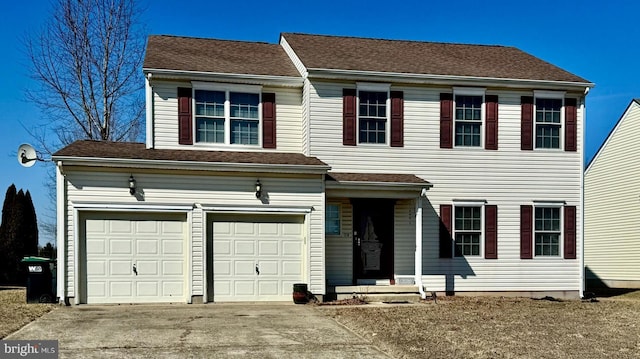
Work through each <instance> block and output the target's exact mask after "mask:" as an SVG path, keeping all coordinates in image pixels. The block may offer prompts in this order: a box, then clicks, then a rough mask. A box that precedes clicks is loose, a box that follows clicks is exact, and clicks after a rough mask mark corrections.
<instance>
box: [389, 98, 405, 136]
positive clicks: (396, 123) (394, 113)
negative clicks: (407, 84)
mask: <svg viewBox="0 0 640 359" xmlns="http://www.w3.org/2000/svg"><path fill="white" fill-rule="evenodd" d="M403 146H404V93H403V92H402V91H391V147H403Z"/></svg>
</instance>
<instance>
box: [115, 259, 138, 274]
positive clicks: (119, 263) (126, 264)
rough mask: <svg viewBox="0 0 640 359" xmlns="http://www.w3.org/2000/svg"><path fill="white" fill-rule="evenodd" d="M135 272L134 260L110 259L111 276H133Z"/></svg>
mask: <svg viewBox="0 0 640 359" xmlns="http://www.w3.org/2000/svg"><path fill="white" fill-rule="evenodd" d="M132 274H133V262H132V261H130V260H111V261H109V276H131V275H132Z"/></svg>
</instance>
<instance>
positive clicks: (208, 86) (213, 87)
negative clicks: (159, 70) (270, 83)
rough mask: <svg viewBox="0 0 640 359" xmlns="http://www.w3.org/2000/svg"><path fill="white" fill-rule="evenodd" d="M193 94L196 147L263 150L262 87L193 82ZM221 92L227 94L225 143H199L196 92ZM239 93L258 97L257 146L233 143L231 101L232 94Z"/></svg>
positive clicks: (225, 102)
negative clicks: (230, 147) (231, 147)
mask: <svg viewBox="0 0 640 359" xmlns="http://www.w3.org/2000/svg"><path fill="white" fill-rule="evenodd" d="M191 88H192V90H191V91H192V94H191V98H192V100H191V102H192V103H191V108H192V109H193V111H191V112H192V114H191V117H192V119H191V123H192V124H193V125H192V128H193V129H192V136H193V137H192V138H193V143H194V145H196V146H207V147H216V146H225V147H226V146H233V147H240V148H247V149H255V148H262V141H263V138H262V86H257V85H235V84H222V83H213V82H198V81H193V82H191ZM198 90H201V91H219V92H224V93H225V101H224V143H217V142H197V141H196V139H197V131H198V128H197V123H196V117H197V116H196V91H198ZM231 92H238V93H249V94H257V95H258V143H257V144H252V145H248V144H236V143H233V144H232V143H231V120H232V119H231V101H230V93H231Z"/></svg>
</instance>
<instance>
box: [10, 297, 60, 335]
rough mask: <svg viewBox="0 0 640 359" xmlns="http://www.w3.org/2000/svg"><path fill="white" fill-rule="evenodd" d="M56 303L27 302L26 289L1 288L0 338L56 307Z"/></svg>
mask: <svg viewBox="0 0 640 359" xmlns="http://www.w3.org/2000/svg"><path fill="white" fill-rule="evenodd" d="M56 306H57V305H55V304H27V303H26V294H25V290H24V289H2V290H0V323H1V324H0V339H2V338H4V337H6V336H7V335H9V334H11V333H13V332H15V331H16V330H18V329H20V328H22V327H23V326H24V325H26V324H27V323H29V322H31V321H32V320H34V319H36V318H38V317H40V316H42V315H43V314H45V313H47V312H49V311H51V310H53V309H54V308H56Z"/></svg>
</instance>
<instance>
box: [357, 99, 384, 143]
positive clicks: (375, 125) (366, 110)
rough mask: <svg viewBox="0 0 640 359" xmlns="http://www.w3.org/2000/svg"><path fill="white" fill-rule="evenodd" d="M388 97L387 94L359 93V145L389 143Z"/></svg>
mask: <svg viewBox="0 0 640 359" xmlns="http://www.w3.org/2000/svg"><path fill="white" fill-rule="evenodd" d="M387 97H388V96H387V92H377V91H376V92H374V91H360V92H359V101H360V105H359V107H358V142H359V143H381V144H384V143H386V142H387V127H388V126H387Z"/></svg>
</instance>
